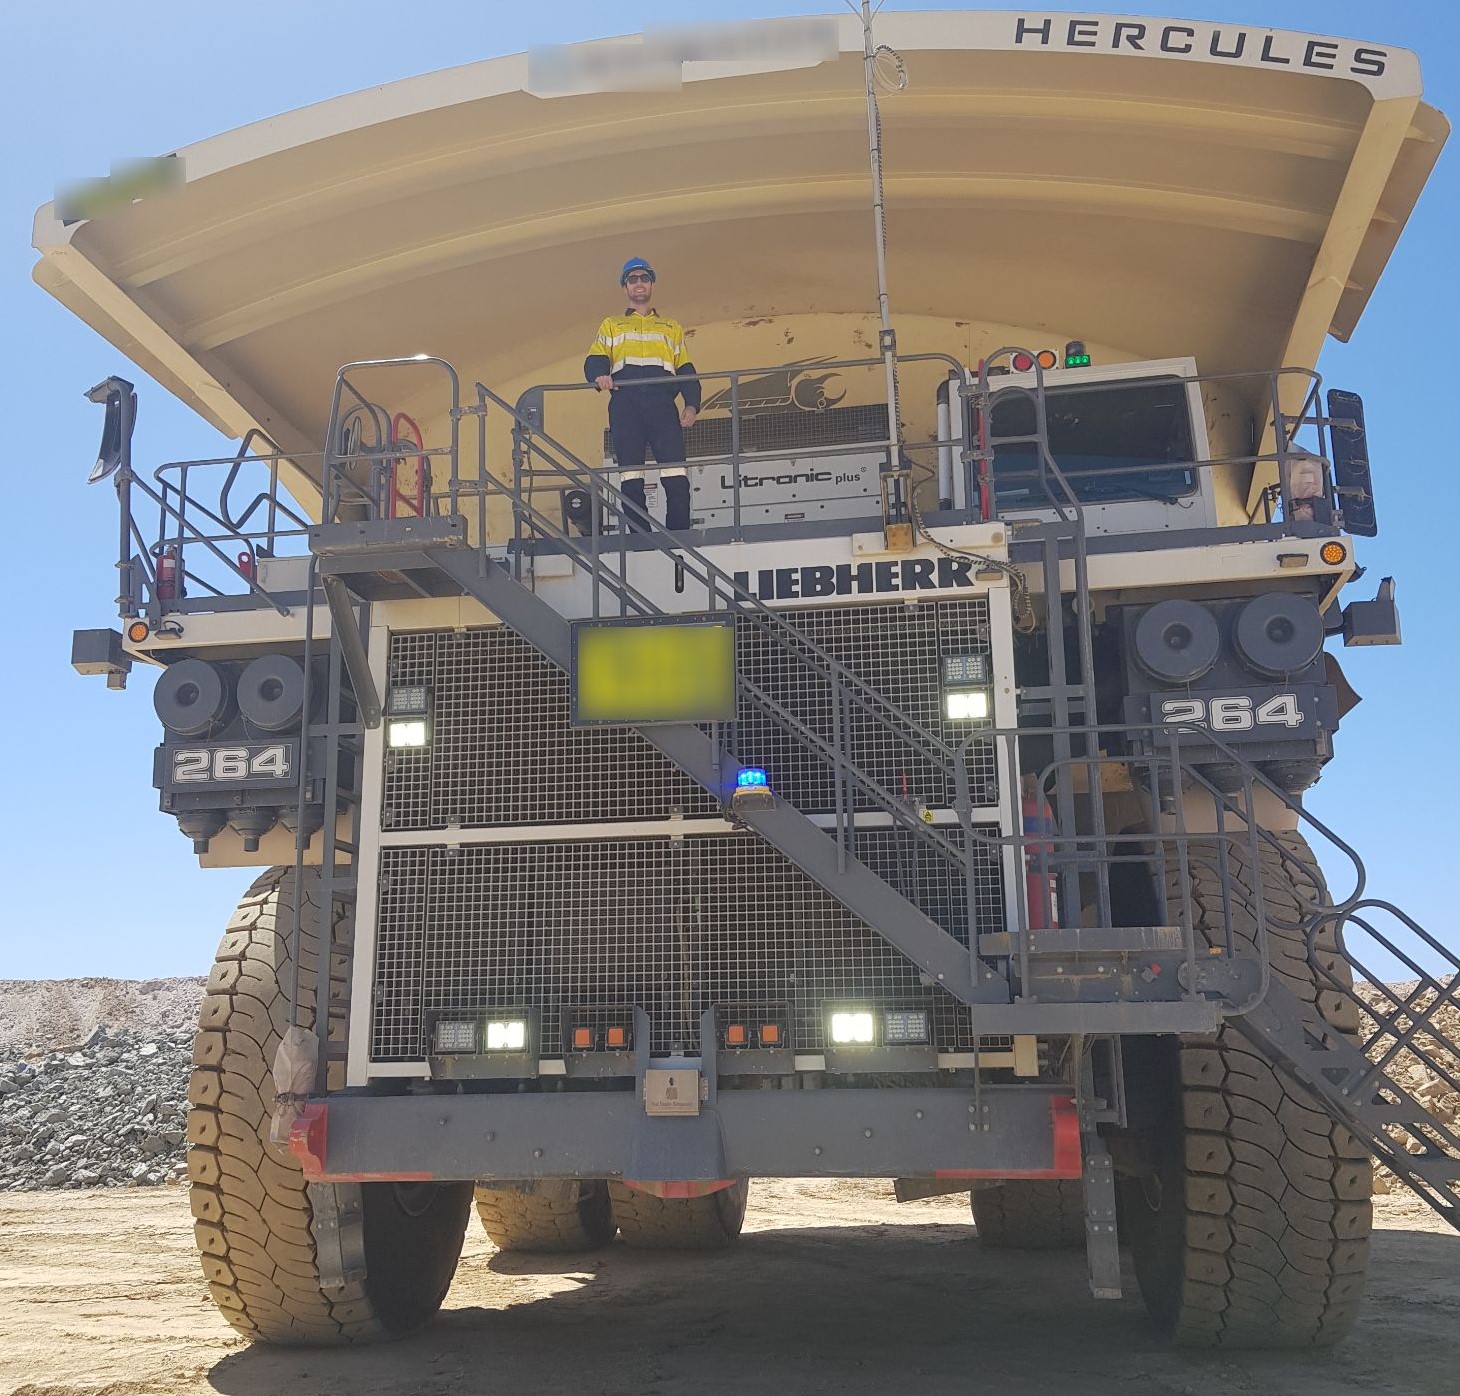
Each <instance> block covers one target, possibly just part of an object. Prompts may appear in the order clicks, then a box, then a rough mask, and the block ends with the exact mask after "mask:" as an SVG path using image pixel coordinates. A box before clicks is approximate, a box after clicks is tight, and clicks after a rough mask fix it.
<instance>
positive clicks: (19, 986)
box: [0, 978, 203, 1065]
mask: <svg viewBox="0 0 1460 1396" xmlns="http://www.w3.org/2000/svg"><path fill="white" fill-rule="evenodd" d="M202 1002H203V981H202V980H201V979H196V978H185V979H0V1065H3V1064H4V1062H5V1058H6V1057H7V1056H9V1055H11V1054H14V1055H16V1056H28V1055H32V1054H34V1053H36V1052H59V1051H60V1050H61V1049H62V1048H71V1047H74V1046H77V1045H79V1044H80V1043H82V1042H85V1041H86V1039H87V1038H89V1037H90V1036H91V1034H92V1033H94V1032H95V1031H96V1030H97V1028H106V1029H107V1031H108V1032H113V1031H117V1030H118V1029H122V1028H127V1029H130V1030H131V1031H132V1032H135V1033H139V1034H140V1035H141V1036H143V1037H152V1036H155V1035H157V1034H159V1033H169V1032H172V1031H174V1030H175V1029H178V1028H189V1029H191V1028H192V1027H193V1026H194V1025H196V1023H197V1021H198V1009H199V1007H201V1005H202Z"/></svg>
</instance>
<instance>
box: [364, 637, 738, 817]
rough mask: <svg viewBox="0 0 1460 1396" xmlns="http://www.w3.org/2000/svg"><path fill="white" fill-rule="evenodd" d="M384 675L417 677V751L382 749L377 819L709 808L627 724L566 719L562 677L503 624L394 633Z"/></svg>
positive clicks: (652, 813) (712, 810)
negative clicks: (425, 689)
mask: <svg viewBox="0 0 1460 1396" xmlns="http://www.w3.org/2000/svg"><path fill="white" fill-rule="evenodd" d="M390 670H391V676H392V681H393V682H411V681H413V680H414V681H415V682H429V683H430V684H431V687H432V692H433V694H434V703H433V723H434V730H433V736H432V743H431V750H430V752H429V753H419V754H418V753H410V752H406V753H401V752H393V753H389V754H388V755H387V758H386V762H387V764H386V774H385V791H384V803H383V805H382V809H381V827H382V828H385V829H444V828H446V826H447V825H448V824H453V823H454V824H459V825H460V826H461V827H462V828H464V829H471V828H502V827H509V826H514V825H531V824H579V823H589V822H593V821H600V822H601V821H609V820H632V819H663V818H666V817H667V816H668V815H669V814H670V812H671V811H672V810H673V809H675V808H678V809H679V810H680V811H681V812H682V813H684V814H686V815H693V814H716V813H718V812H719V802H718V801H717V800H715V799H714V798H713V797H712V796H711V795H710V794H709V793H708V792H706V791H705V790H703V789H701V787H700V786H698V785H697V784H696V783H695V782H694V781H692V780H691V779H690V778H689V777H688V776H686V775H684V774H682V773H681V772H680V771H679V770H678V769H676V767H675V766H674V765H673V764H672V763H671V762H670V761H669V760H668V759H667V758H665V757H664V756H661V755H660V754H659V752H658V751H656V750H655V749H654V748H653V747H652V746H650V745H649V743H648V742H646V741H645V740H644V739H643V738H642V737H641V736H640V735H639V734H638V733H637V732H635V731H633V730H632V729H631V728H627V727H617V728H606V727H600V728H573V727H570V726H569V725H568V715H569V692H568V677H567V675H566V674H564V673H563V672H562V671H561V670H559V669H558V668H557V667H556V666H554V665H553V664H552V663H550V662H549V661H548V660H546V659H544V658H543V657H542V655H541V654H539V653H538V652H537V651H536V650H535V649H533V648H532V646H531V645H529V644H528V643H527V641H526V640H523V639H521V638H519V637H518V636H517V635H516V634H515V633H513V632H512V631H510V630H508V629H507V628H506V627H505V626H497V627H494V628H492V629H490V630H470V631H465V632H460V633H458V632H451V633H431V634H417V635H395V636H393V637H392V639H391V648H390Z"/></svg>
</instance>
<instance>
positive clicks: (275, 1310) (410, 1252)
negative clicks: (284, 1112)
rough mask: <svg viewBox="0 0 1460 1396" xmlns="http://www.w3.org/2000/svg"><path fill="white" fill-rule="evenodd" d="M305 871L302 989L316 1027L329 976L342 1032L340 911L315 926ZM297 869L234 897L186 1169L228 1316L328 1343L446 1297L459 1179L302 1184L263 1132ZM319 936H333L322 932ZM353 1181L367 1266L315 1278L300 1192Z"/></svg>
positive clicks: (269, 1333)
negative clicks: (353, 1275) (330, 1283)
mask: <svg viewBox="0 0 1460 1396" xmlns="http://www.w3.org/2000/svg"><path fill="white" fill-rule="evenodd" d="M316 880H317V874H315V873H313V872H312V871H310V870H306V873H305V878H304V883H303V889H302V895H303V898H304V902H303V916H302V923H303V924H302V940H303V946H302V951H303V956H302V961H301V974H300V995H301V998H302V999H303V1001H304V1003H305V1004H306V1005H307V1006H308V1009H307V1012H306V1014H305V1015H304V1016H305V1026H310V1025H312V1018H313V1012H314V1006H315V1004H316V1001H317V1000H316V991H315V986H316V981H317V976H318V973H319V970H320V967H321V965H323V966H324V969H325V973H326V983H327V986H328V989H327V994H326V1006H327V1012H328V1013H329V1015H330V1035H331V1039H332V1040H342V1039H343V1031H344V1026H345V1004H346V994H347V988H348V986H347V983H346V978H345V975H346V966H347V963H348V954H347V952H348V949H349V937H350V924H349V921H348V919H347V918H345V917H335V918H332V921H333V924H332V925H330V926H329V927H328V930H327V932H326V930H325V928H324V927H323V926H322V924H321V923H322V921H323V919H324V918H322V917H321V915H320V907H319V905H318V903H317V901H316V900H315V899H314V896H313V888H312V884H314V883H315V882H316ZM294 896H295V886H294V874H293V870H292V869H285V868H273V869H271V870H270V871H268V872H267V873H265V874H264V875H263V876H262V877H260V878H259V879H258V880H257V881H256V882H255V883H254V884H253V886H252V887H250V888H249V890H248V892H247V893H246V894H245V895H244V897H243V900H242V901H241V902H240V903H239V906H238V910H237V911H236V912H235V913H234V915H233V918H232V920H231V921H230V922H229V923H228V929H227V930H226V931H225V932H224V935H223V940H222V942H221V944H220V945H219V947H218V955H217V959H216V960H215V961H214V965H213V971H212V973H211V974H210V975H209V977H208V993H207V997H206V998H205V999H204V1000H203V1009H202V1014H201V1018H200V1022H199V1030H198V1035H197V1038H196V1040H195V1042H194V1047H193V1063H194V1070H193V1073H192V1077H191V1080H190V1082H189V1087H188V1099H189V1101H190V1103H191V1106H192V1108H191V1110H190V1111H189V1113H188V1140H189V1142H190V1143H191V1144H192V1148H191V1149H190V1150H189V1153H188V1176H189V1178H190V1180H191V1183H192V1188H191V1200H192V1210H193V1216H194V1218H195V1219H196V1220H195V1223H194V1233H195V1236H196V1239H197V1244H198V1250H199V1252H200V1255H201V1260H202V1266H203V1275H204V1277H205V1278H206V1279H207V1281H208V1287H209V1289H210V1290H211V1291H212V1295H213V1299H214V1302H215V1303H216V1304H217V1305H218V1308H219V1310H220V1311H221V1313H222V1314H223V1317H224V1318H226V1319H227V1320H228V1322H229V1323H231V1324H232V1325H233V1327H234V1328H236V1329H237V1330H238V1331H239V1332H240V1333H242V1334H244V1335H245V1336H246V1337H249V1338H252V1339H254V1340H255V1341H257V1342H268V1343H287V1344H310V1345H327V1344H340V1343H356V1342H368V1341H372V1340H376V1339H382V1338H394V1337H399V1336H401V1335H402V1334H405V1333H408V1332H410V1331H411V1330H412V1329H414V1328H417V1327H419V1326H420V1325H421V1324H422V1323H424V1322H425V1321H426V1320H427V1319H428V1318H430V1317H431V1315H432V1314H434V1313H435V1312H436V1310H437V1309H439V1308H440V1307H441V1302H442V1300H443V1299H444V1298H445V1297H446V1291H447V1288H448V1287H449V1286H450V1284H451V1278H452V1276H453V1274H454V1273H455V1271H456V1263H457V1260H458V1259H459V1258H460V1256H461V1246H462V1240H463V1237H464V1235H465V1232H466V1223H467V1218H468V1215H469V1213H470V1210H471V1184H470V1183H440V1184H434V1183H415V1184H404V1185H402V1184H395V1183H362V1184H341V1185H335V1184H318V1183H316V1184H313V1185H310V1184H307V1183H306V1182H305V1180H304V1177H303V1174H302V1173H301V1172H300V1169H299V1165H298V1164H297V1163H296V1162H295V1161H294V1160H293V1159H292V1158H290V1157H288V1156H286V1155H284V1154H282V1153H281V1151H279V1150H277V1149H275V1148H273V1147H272V1146H271V1145H270V1144H269V1141H268V1134H269V1117H270V1114H271V1113H272V1110H273V1105H274V1081H273V1075H272V1067H273V1062H274V1053H275V1050H276V1048H277V1047H278V1044H279V1039H280V1037H281V1035H282V1034H283V1032H284V1031H285V1029H286V1028H287V1027H288V1026H289V1021H288V1013H289V1008H288V997H287V996H288V993H289V988H290V984H291V980H292V975H293V960H292V947H291V946H290V944H289V941H290V939H291V938H292V931H293V905H294ZM326 934H327V935H328V943H327V944H326V945H322V944H321V940H322V939H323V937H324V936H325V935H326ZM322 1188H335V1189H336V1196H337V1198H338V1200H340V1201H341V1202H345V1201H353V1200H354V1198H353V1196H347V1194H346V1193H345V1189H346V1188H358V1189H359V1202H360V1208H359V1215H360V1217H361V1221H360V1223H359V1224H360V1225H361V1227H362V1228H363V1238H362V1239H363V1248H362V1249H363V1255H364V1271H365V1275H364V1279H363V1280H357V1281H353V1282H351V1283H349V1284H346V1285H344V1286H342V1287H338V1288H335V1287H330V1288H326V1287H325V1285H324V1284H323V1283H321V1278H320V1271H319V1265H318V1260H317V1254H316V1249H315V1240H314V1233H313V1229H312V1228H313V1219H314V1209H313V1205H312V1202H311V1198H312V1197H314V1198H319V1199H321V1200H322V1198H321V1193H320V1189H322Z"/></svg>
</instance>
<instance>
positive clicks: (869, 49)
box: [847, 0, 912, 548]
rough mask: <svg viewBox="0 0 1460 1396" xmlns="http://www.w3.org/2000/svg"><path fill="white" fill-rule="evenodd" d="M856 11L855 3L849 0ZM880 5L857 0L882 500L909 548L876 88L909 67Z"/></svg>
mask: <svg viewBox="0 0 1460 1396" xmlns="http://www.w3.org/2000/svg"><path fill="white" fill-rule="evenodd" d="M847 4H848V7H849V8H851V9H852V10H853V11H854V12H855V11H856V8H857V6H856V5H855V4H853V0H847ZM881 8H882V0H878V3H877V5H876V6H875V7H874V6H873V4H872V0H861V18H862V68H863V74H864V78H865V82H866V90H867V153H868V159H869V162H870V164H871V169H872V230H873V240H874V243H875V250H876V258H877V313H878V315H879V317H880V319H881V330H880V332H879V334H878V340H877V347H878V350H879V352H880V353H881V355H882V363H883V368H884V371H885V372H886V375H887V434H888V452H889V461H888V470H887V472H886V476H885V479H884V490H883V500H882V512H883V528H884V531H885V533H886V538H887V545H888V547H900V548H910V547H911V546H912V524H911V522H910V521H909V519H908V513H907V509H908V499H907V491H908V489H909V488H910V484H909V479H908V473H907V470H906V468H905V465H904V460H903V427H902V406H901V403H900V401H899V392H898V381H897V334H896V331H894V330H893V328H892V312H891V309H890V307H889V302H888V294H887V210H886V201H885V197H884V194H883V183H882V113H881V111H880V110H879V109H878V105H877V89H878V88H879V87H880V88H882V89H883V90H884V91H889V92H901V91H902V90H903V89H904V88H906V87H907V68H906V66H905V65H904V64H903V61H902V55H901V54H899V53H898V52H897V51H896V50H895V49H891V48H888V47H887V46H886V45H881V46H879V45H878V44H876V43H875V42H874V40H873V37H872V20H873V17H874V16H875V15H876V14H877V12H878V11H879V10H881Z"/></svg>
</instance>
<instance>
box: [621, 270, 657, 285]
mask: <svg viewBox="0 0 1460 1396" xmlns="http://www.w3.org/2000/svg"><path fill="white" fill-rule="evenodd" d="M653 280H654V278H653V277H652V276H645V275H644V273H643V272H641V271H634V272H630V273H629V274H628V275H627V276H626V277H624V282H625V284H626V285H629V286H647V285H649V284H650V282H652V281H653Z"/></svg>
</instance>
